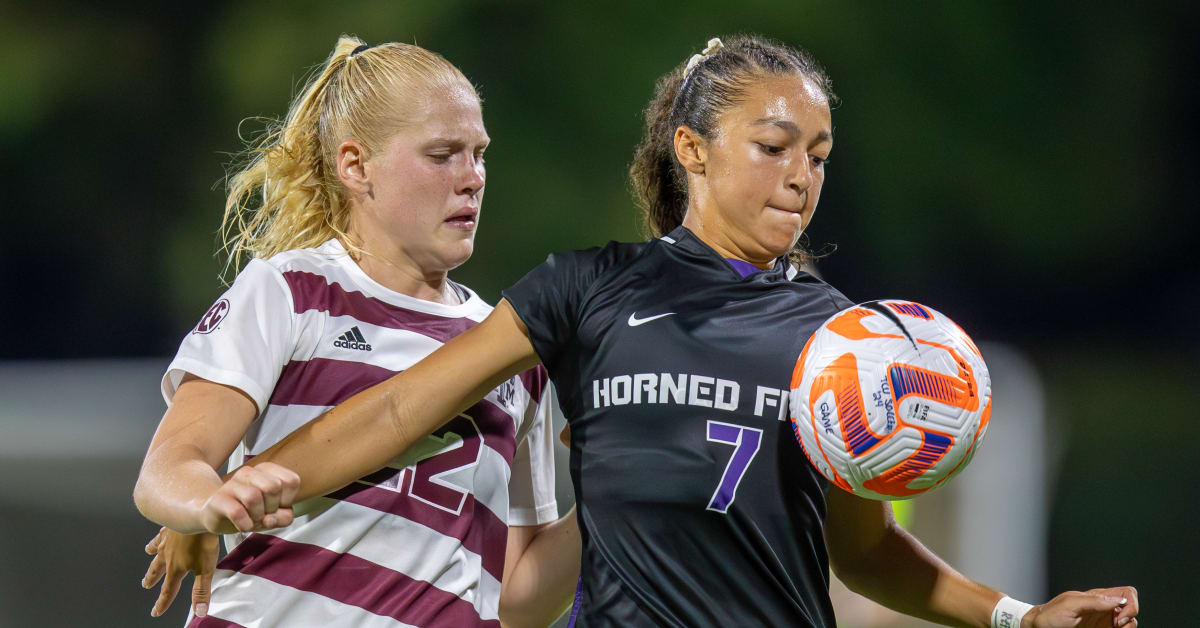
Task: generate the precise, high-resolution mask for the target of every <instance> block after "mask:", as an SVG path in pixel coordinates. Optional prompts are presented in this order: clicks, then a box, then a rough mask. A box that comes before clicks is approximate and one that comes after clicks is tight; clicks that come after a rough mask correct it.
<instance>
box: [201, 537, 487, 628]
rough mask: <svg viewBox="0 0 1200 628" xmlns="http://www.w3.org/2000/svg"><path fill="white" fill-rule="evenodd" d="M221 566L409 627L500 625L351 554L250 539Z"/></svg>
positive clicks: (466, 605) (439, 592)
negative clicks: (319, 596) (328, 599)
mask: <svg viewBox="0 0 1200 628" xmlns="http://www.w3.org/2000/svg"><path fill="white" fill-rule="evenodd" d="M500 553H501V554H503V553H504V548H503V546H501V550H500ZM218 568H220V569H233V570H236V571H239V572H241V573H244V574H249V575H254V576H258V577H260V578H266V579H267V580H270V581H272V582H275V583H278V584H282V585H285V586H289V587H292V588H295V589H300V590H301V591H308V592H310V593H316V594H318V595H322V596H324V597H327V598H330V599H333V600H337V601H339V602H341V603H343V604H350V605H353V606H357V607H359V608H362V609H364V610H367V611H369V612H372V613H375V614H376V615H383V616H385V617H392V618H394V619H396V620H399V621H402V622H404V623H406V624H413V625H416V626H446V627H450V626H455V627H457V626H495V627H496V628H499V626H500V621H499V620H494V619H493V620H488V621H484V620H481V619H480V618H479V614H478V613H477V612H476V611H475V607H474V606H472V605H471V604H470V603H468V602H466V601H465V600H463V599H461V598H459V597H458V596H457V595H454V594H453V593H449V592H446V591H443V590H441V589H439V588H437V587H435V586H433V585H432V584H430V583H428V582H425V581H423V580H415V579H413V578H410V577H408V576H406V575H404V574H402V573H400V572H398V571H393V570H391V569H388V568H387V567H384V566H382V565H379V564H376V563H373V562H371V561H369V560H366V559H363V558H359V557H357V556H354V555H352V554H339V553H337V552H334V551H331V550H327V549H325V548H323V547H318V546H316V545H309V544H307V543H293V542H291V541H285V540H283V539H281V538H278V537H274V536H269V535H264V534H252V535H250V537H249V538H247V539H246V540H245V541H242V542H241V543H239V544H238V546H237V547H235V548H234V549H233V551H231V552H229V555H228V556H226V557H225V558H224V559H223V560H221V563H220V565H218Z"/></svg>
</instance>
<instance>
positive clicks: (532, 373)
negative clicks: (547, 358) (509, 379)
mask: <svg viewBox="0 0 1200 628" xmlns="http://www.w3.org/2000/svg"><path fill="white" fill-rule="evenodd" d="M519 377H520V378H521V383H522V384H524V385H525V390H528V391H529V396H530V397H533V402H534V403H541V401H542V392H543V391H545V390H546V382H548V381H550V374H549V373H547V372H546V367H544V366H542V365H541V364H539V365H537V366H535V367H533V368H531V369H527V370H524V371H521V374H520V376H519Z"/></svg>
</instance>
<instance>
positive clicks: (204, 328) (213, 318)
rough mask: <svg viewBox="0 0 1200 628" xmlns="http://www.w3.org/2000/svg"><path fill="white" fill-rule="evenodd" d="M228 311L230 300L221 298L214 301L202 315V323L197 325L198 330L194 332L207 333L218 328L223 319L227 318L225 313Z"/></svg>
mask: <svg viewBox="0 0 1200 628" xmlns="http://www.w3.org/2000/svg"><path fill="white" fill-rule="evenodd" d="M228 313H229V301H228V300H226V299H221V300H220V301H217V302H216V303H213V306H212V307H210V308H208V311H207V312H205V313H204V316H202V317H200V324H199V325H196V331H194V332H192V333H194V334H207V333H208V332H210V331H212V330H214V329H216V328H217V325H220V324H221V321H223V320H225V315H226V314H228Z"/></svg>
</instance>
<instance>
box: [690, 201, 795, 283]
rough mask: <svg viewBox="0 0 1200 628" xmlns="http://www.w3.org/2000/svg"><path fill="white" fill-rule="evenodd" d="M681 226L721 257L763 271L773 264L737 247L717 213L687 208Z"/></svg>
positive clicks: (773, 260) (772, 260)
mask: <svg viewBox="0 0 1200 628" xmlns="http://www.w3.org/2000/svg"><path fill="white" fill-rule="evenodd" d="M683 226H684V227H687V229H688V231H691V232H692V235H695V236H696V237H697V238H699V239H700V241H701V242H703V243H705V244H707V245H708V247H709V248H711V249H712V250H714V251H716V252H717V254H719V255H720V256H721V257H725V258H732V259H737V260H742V261H744V262H747V263H749V264H753V265H754V266H756V267H757V268H760V269H763V270H766V269H769V268H771V267H772V266H773V265H774V264H775V259H774V258H770V259H756V258H754V257H753V256H751V255H750V254H748V253H746V252H745V251H744V250H743V249H742V247H739V246H738V245H737V243H736V242H735V241H734V239H733V238H731V237H729V234H730V233H731V228H730V227H729V226H728V225H726V224H725V222H724V221H723V220H721V218H720V214H719V213H717V212H711V211H703V210H702V209H700V208H697V207H689V208H688V211H687V213H686V214H684V216H683Z"/></svg>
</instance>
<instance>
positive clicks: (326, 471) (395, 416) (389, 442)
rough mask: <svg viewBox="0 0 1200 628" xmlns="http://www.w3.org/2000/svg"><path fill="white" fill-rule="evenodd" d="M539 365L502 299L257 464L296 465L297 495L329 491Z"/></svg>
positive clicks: (265, 454)
mask: <svg viewBox="0 0 1200 628" xmlns="http://www.w3.org/2000/svg"><path fill="white" fill-rule="evenodd" d="M535 364H537V356H536V354H535V353H534V351H533V347H532V345H530V343H529V338H528V337H527V336H525V335H524V331H523V328H521V327H519V326H517V322H516V314H515V313H514V312H513V311H512V308H511V307H508V306H506V305H505V304H504V302H501V305H500V306H497V307H496V310H495V311H494V312H493V313H492V314H491V315H490V316H488V318H487V319H486V320H484V322H482V323H480V324H479V325H478V326H476V327H474V328H472V329H470V330H468V331H466V332H464V333H463V334H461V335H459V336H457V337H455V338H453V339H452V340H450V341H449V342H447V343H446V344H445V345H443V346H442V347H441V348H439V349H438V350H437V351H434V352H433V353H432V354H430V355H429V356H428V357H426V358H425V359H424V360H421V361H420V362H418V363H417V364H415V365H413V366H412V368H410V369H408V370H407V371H405V372H403V373H400V374H399V375H396V376H394V377H392V378H391V379H388V380H386V381H384V382H382V383H380V384H376V385H375V386H372V387H370V388H368V389H366V390H364V391H362V392H360V393H358V394H356V395H354V396H353V397H351V398H350V399H348V400H346V401H345V402H343V403H342V404H341V405H339V406H338V407H336V408H334V409H333V410H330V411H329V412H326V413H325V414H323V415H321V416H319V417H317V418H316V419H313V420H312V421H309V422H308V423H307V424H305V425H304V426H303V427H301V428H300V429H298V430H296V431H294V432H292V433H291V434H289V435H288V436H287V437H286V438H284V439H283V440H282V441H280V442H279V443H277V444H276V445H275V446H273V447H271V448H270V449H268V450H267V451H265V452H263V453H262V454H259V455H258V456H256V457H255V458H254V460H252V461H251V464H254V465H258V464H261V463H262V462H274V463H275V464H278V465H281V466H283V467H286V468H288V469H290V470H292V471H294V472H295V473H296V474H297V475H299V476H300V492H299V494H298V495H297V499H298V500H303V499H307V498H309V497H314V496H317V495H324V494H325V493H328V492H329V491H332V490H336V489H338V488H341V487H343V486H346V485H347V484H349V483H351V482H353V481H355V480H356V479H358V478H360V477H362V476H364V475H366V474H368V473H371V472H374V471H377V470H379V469H381V468H382V467H384V466H385V465H387V463H388V462H390V461H392V460H393V459H394V458H396V456H398V455H400V454H401V453H403V452H404V451H405V450H407V449H408V448H409V447H412V446H413V445H414V444H416V443H417V442H418V441H419V440H421V439H423V438H424V437H425V436H426V435H427V434H429V433H431V432H433V431H434V430H436V429H437V428H439V427H441V426H442V425H443V424H445V423H446V422H447V421H449V420H450V419H451V418H453V417H454V416H456V415H458V414H459V413H460V412H463V411H464V410H466V409H467V408H469V407H471V406H472V405H474V404H475V403H477V402H478V401H479V400H480V399H482V398H483V397H484V395H486V394H487V393H488V391H490V390H491V389H493V388H495V387H496V386H497V385H499V384H500V382H502V381H504V380H506V379H508V378H509V377H512V376H513V375H515V374H516V373H518V372H519V371H521V370H523V369H526V368H529V367H531V366H533V365H535Z"/></svg>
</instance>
